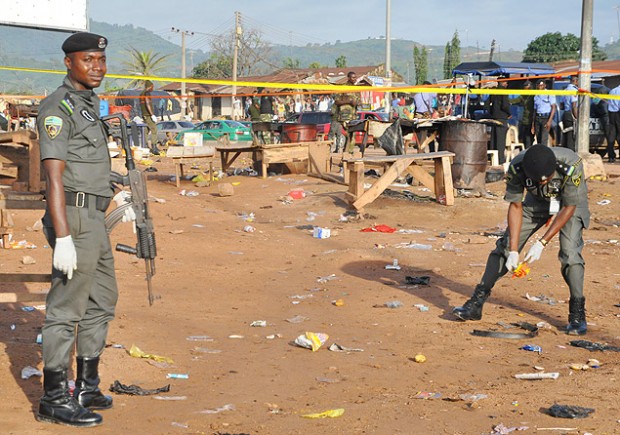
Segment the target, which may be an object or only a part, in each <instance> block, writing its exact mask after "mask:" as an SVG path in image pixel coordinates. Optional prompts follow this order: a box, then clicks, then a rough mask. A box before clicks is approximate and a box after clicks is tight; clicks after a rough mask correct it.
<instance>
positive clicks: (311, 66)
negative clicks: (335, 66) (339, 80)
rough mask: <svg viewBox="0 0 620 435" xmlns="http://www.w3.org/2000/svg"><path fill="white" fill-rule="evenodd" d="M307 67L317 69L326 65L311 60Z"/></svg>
mask: <svg viewBox="0 0 620 435" xmlns="http://www.w3.org/2000/svg"><path fill="white" fill-rule="evenodd" d="M308 68H312V69H319V68H326V67H325V66H324V65H321V62H312V63H311V64H310V65H308Z"/></svg>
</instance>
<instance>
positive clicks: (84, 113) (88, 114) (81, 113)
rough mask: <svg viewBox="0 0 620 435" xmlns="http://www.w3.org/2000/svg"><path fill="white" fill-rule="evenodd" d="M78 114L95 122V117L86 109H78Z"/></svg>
mask: <svg viewBox="0 0 620 435" xmlns="http://www.w3.org/2000/svg"><path fill="white" fill-rule="evenodd" d="M80 115H82V116H83V117H84V119H86V120H87V121H90V122H95V117H94V116H93V115H91V114H90V112H89V111H88V110H86V109H82V110H80Z"/></svg>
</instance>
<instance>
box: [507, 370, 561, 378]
mask: <svg viewBox="0 0 620 435" xmlns="http://www.w3.org/2000/svg"><path fill="white" fill-rule="evenodd" d="M559 377H560V374H559V373H557V372H552V373H519V374H516V375H515V378H517V379H526V380H534V379H557V378H559Z"/></svg>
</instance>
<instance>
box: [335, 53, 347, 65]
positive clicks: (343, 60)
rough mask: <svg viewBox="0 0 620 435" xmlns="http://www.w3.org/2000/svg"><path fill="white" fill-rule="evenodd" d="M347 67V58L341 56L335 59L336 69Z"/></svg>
mask: <svg viewBox="0 0 620 435" xmlns="http://www.w3.org/2000/svg"><path fill="white" fill-rule="evenodd" d="M346 66H347V57H346V56H345V55H343V54H341V55H340V56H338V57H337V58H336V68H345V67H346Z"/></svg>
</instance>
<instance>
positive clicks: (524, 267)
mask: <svg viewBox="0 0 620 435" xmlns="http://www.w3.org/2000/svg"><path fill="white" fill-rule="evenodd" d="M529 273H530V266H529V265H528V264H527V263H526V262H523V263H519V265H518V266H517V268H516V269H515V270H514V272H512V276H511V279H512V278H523V277H525V276H527V275H529Z"/></svg>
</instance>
